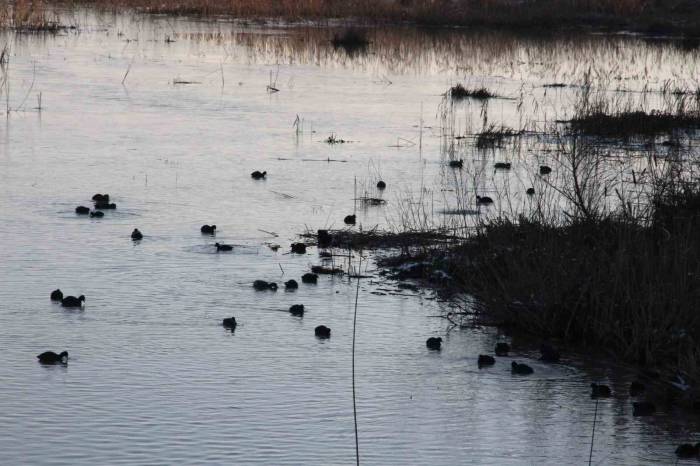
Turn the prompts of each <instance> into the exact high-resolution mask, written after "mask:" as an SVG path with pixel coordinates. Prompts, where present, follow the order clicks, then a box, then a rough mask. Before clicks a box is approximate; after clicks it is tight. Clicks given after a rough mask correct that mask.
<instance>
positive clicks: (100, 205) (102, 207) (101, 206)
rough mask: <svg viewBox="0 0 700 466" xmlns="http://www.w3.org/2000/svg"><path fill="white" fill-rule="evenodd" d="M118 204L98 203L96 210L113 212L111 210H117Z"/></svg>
mask: <svg viewBox="0 0 700 466" xmlns="http://www.w3.org/2000/svg"><path fill="white" fill-rule="evenodd" d="M116 208H117V204H115V203H111V204H110V203H108V202H98V203H96V204H95V209H97V210H111V209H116Z"/></svg>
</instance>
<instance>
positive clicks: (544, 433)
mask: <svg viewBox="0 0 700 466" xmlns="http://www.w3.org/2000/svg"><path fill="white" fill-rule="evenodd" d="M63 20H64V22H66V23H71V24H76V25H77V26H78V29H77V30H69V31H65V32H62V33H61V34H58V35H56V36H50V35H20V34H14V33H11V32H4V33H3V34H2V35H1V36H0V38H1V39H0V40H1V41H2V43H6V44H7V45H8V47H9V51H10V61H9V65H8V66H7V69H8V75H7V76H8V82H9V97H7V93H6V92H4V93H3V109H6V108H8V107H9V109H10V112H9V114H8V115H7V116H6V117H5V121H4V122H3V123H4V124H3V125H2V127H1V128H0V347H1V348H2V349H3V352H4V354H3V361H2V364H0V432H2V435H1V436H0V463H2V464H8V465H9V464H47V465H48V464H52V465H64V464H65V465H75V464H81V465H88V464H90V465H92V464H204V463H206V464H275V465H282V464H288V465H292V464H294V465H296V464H316V465H327V464H353V463H354V461H355V458H354V436H353V412H352V391H351V344H352V319H353V306H354V299H355V287H356V281H354V280H348V279H347V278H341V277H335V278H331V277H327V276H322V277H321V278H320V279H319V282H318V284H317V285H315V286H314V285H305V284H300V288H299V289H298V290H297V291H295V292H285V291H284V290H283V289H280V290H279V291H277V292H256V291H254V290H253V288H252V282H253V281H254V280H255V279H265V280H271V281H276V282H278V283H281V282H283V281H285V280H288V279H290V278H295V279H297V280H299V281H300V276H301V275H302V274H303V273H304V272H306V271H308V270H309V267H310V266H311V265H314V264H319V263H320V259H319V258H318V251H317V249H316V248H310V249H309V251H308V253H307V254H305V255H291V254H288V251H289V244H290V243H291V242H293V241H295V240H297V239H298V237H297V235H298V234H299V233H303V232H304V231H306V230H307V229H309V230H315V229H317V228H323V227H332V228H338V227H341V226H343V217H344V216H345V215H347V214H350V213H352V212H353V211H354V210H355V208H356V206H355V204H356V202H355V200H354V198H355V197H356V196H361V195H368V196H375V197H383V198H384V199H385V200H387V201H388V202H387V204H386V205H384V206H380V207H372V208H367V209H362V208H359V207H357V212H358V226H357V228H360V227H362V228H365V229H367V228H373V227H375V226H377V225H379V226H380V227H387V228H391V227H400V226H403V225H417V224H421V222H434V221H435V220H436V219H438V220H439V218H440V213H439V212H440V211H441V210H442V209H448V208H451V207H455V205H459V203H458V202H456V201H455V198H454V191H452V190H451V189H450V187H451V186H453V183H452V182H453V180H452V178H453V177H454V176H455V174H454V171H452V170H449V169H446V168H445V164H444V161H445V158H446V157H447V156H449V154H447V155H446V153H448V152H449V148H448V149H447V150H446V142H445V137H444V128H445V126H444V122H445V120H444V118H443V116H444V114H443V113H442V112H441V108H444V107H441V102H442V94H443V93H444V92H445V90H446V89H447V88H449V87H450V86H451V85H452V84H454V83H456V82H466V83H470V84H471V85H473V86H477V85H479V86H480V85H487V86H489V87H490V88H492V89H495V90H496V91H497V92H499V93H500V94H502V95H503V96H506V97H510V98H512V99H499V100H496V101H493V102H492V103H490V104H489V107H488V109H487V110H484V108H482V107H481V106H480V105H466V106H465V107H460V108H459V109H457V110H455V111H454V112H453V113H452V115H453V116H452V117H450V118H454V120H453V124H454V128H455V132H456V133H457V134H463V133H464V134H466V133H469V134H471V133H473V132H474V131H475V128H477V129H478V128H480V127H481V125H482V120H483V118H484V112H485V111H487V112H488V119H489V121H490V122H494V123H496V124H506V125H509V126H511V127H516V128H520V127H523V126H525V122H524V121H523V119H526V120H527V121H528V122H530V123H528V125H530V126H529V127H531V128H534V127H536V126H537V125H538V124H541V123H542V122H544V121H547V120H550V121H551V120H555V119H560V118H566V117H567V116H570V114H571V111H572V106H573V103H574V101H575V93H576V92H577V91H576V87H567V88H560V89H554V90H553V89H551V88H544V87H542V85H543V84H547V83H554V82H563V83H566V84H570V85H577V84H580V83H581V82H582V80H584V79H588V78H586V77H585V76H586V75H587V74H588V75H589V76H590V74H593V75H595V76H596V79H597V80H598V81H596V82H600V81H606V83H608V82H616V83H618V84H617V86H618V87H619V88H620V89H623V90H625V91H629V92H625V93H621V94H620V95H632V94H634V92H636V91H639V90H641V89H643V88H644V86H647V85H648V86H652V87H659V88H660V87H661V86H663V85H664V83H666V82H668V80H672V81H673V82H674V83H675V84H676V85H678V86H689V85H692V83H693V79H694V77H695V76H696V72H697V67H698V64H700V59H699V58H698V55H697V51H694V50H686V49H683V48H679V47H676V46H675V45H674V44H672V43H661V44H659V43H650V42H648V41H644V40H642V39H641V38H635V37H627V36H618V37H605V36H584V37H572V38H559V39H527V38H516V37H511V36H507V35H497V34H463V33H460V32H439V33H438V32H430V31H428V32H422V31H417V30H412V29H395V30H377V31H372V32H371V38H372V41H373V42H372V44H371V45H370V48H369V51H368V53H366V54H360V55H358V56H348V54H347V53H346V52H345V51H344V50H342V49H340V50H336V49H333V47H332V46H331V45H330V43H329V39H330V37H332V31H330V30H326V29H313V28H302V27H294V28H292V27H277V28H273V27H265V26H260V25H258V26H248V27H243V26H241V25H236V24H231V23H228V22H225V21H214V22H204V21H197V20H185V19H174V18H167V17H142V16H132V15H118V16H112V15H104V16H100V15H95V14H93V13H91V12H84V11H81V12H78V13H74V14H69V15H66V16H65V17H64V18H63ZM173 41H174V42H173ZM178 81H188V82H190V84H178V83H177V82H178ZM268 85H272V86H273V87H275V88H277V89H279V92H274V93H270V92H268V90H267V89H266V87H267V86H268ZM6 89H7V87H5V90H6ZM39 93H41V109H40V110H39V109H37V108H36V107H37V106H38V95H39ZM521 95H524V96H525V97H522V96H521ZM6 97H7V99H6ZM625 98H626V97H625ZM518 104H521V105H518ZM297 116H298V118H299V124H297V125H296V126H295V125H294V123H295V121H296V120H297ZM538 122H539V123H538ZM331 135H335V136H336V137H337V138H341V139H344V140H346V141H348V142H346V143H344V144H334V145H330V144H327V143H325V142H324V140H325V139H326V138H328V137H329V136H331ZM447 145H448V146H449V145H451V143H449V144H447ZM458 150H460V151H463V152H461V155H459V157H460V158H461V157H464V158H465V159H466V158H467V157H469V160H470V162H469V163H470V165H471V164H472V163H473V164H474V166H480V165H479V164H481V166H482V167H485V166H486V165H487V164H489V165H490V164H491V162H492V161H493V159H492V158H493V157H494V155H493V154H492V155H484V154H481V153H477V152H476V151H475V150H474V149H473V147H471V146H469V145H467V144H465V145H463V146H460V148H458ZM453 155H454V154H453ZM472 156H473V157H472ZM489 157H491V158H489ZM496 157H497V156H496ZM541 157H542V155H541V154H537V153H536V154H530V155H528V154H523V155H522V160H523V162H522V164H523V166H528V167H529V166H535V167H536V166H537V165H538V164H539V163H541V161H542V160H541ZM472 161H473V162H472ZM253 170H266V171H267V172H268V176H267V179H266V180H265V181H254V180H252V179H251V178H250V173H251V172H252V171H253ZM465 171H467V172H468V170H466V169H465ZM523 173H524V172H523V171H522V170H513V172H512V173H508V174H501V173H496V174H493V176H488V177H486V178H485V179H484V180H482V181H480V183H482V184H478V185H477V186H476V187H474V186H471V187H469V189H475V190H478V192H487V193H489V194H493V193H496V194H498V193H499V192H501V191H499V189H502V188H501V187H502V186H504V184H503V182H504V181H503V180H508V183H513V184H514V185H516V186H520V187H522V186H524V185H526V184H527V183H528V180H527V179H524V180H523V179H522V178H523ZM379 179H383V180H384V181H386V183H387V185H388V188H387V189H386V190H385V191H384V192H383V193H380V192H378V191H377V190H376V189H375V188H374V185H375V184H376V182H377V181H378V180H379ZM499 180H500V181H499ZM475 183H476V182H475ZM518 189H520V188H518ZM96 192H105V193H110V194H111V196H112V199H113V201H112V202H115V203H116V204H117V206H118V207H117V210H115V211H107V212H106V214H105V216H104V218H102V219H91V218H86V217H83V216H77V215H75V213H74V209H75V207H76V206H77V205H86V206H91V202H90V198H91V196H92V195H93V194H94V193H96ZM517 196H518V195H516V199H521V200H520V201H518V202H526V201H525V200H524V197H522V196H521V197H517ZM415 203H421V204H422V205H424V206H427V208H425V209H423V210H421V212H423V214H421V215H419V216H418V217H416V216H415V215H414V214H415V213H416V209H414V208H413V207H412V206H415V205H416V204H415ZM497 204H498V203H497ZM498 208H501V207H500V204H499V205H497V206H494V208H493V209H498ZM205 223H214V224H216V225H217V226H218V229H217V235H216V237H215V238H212V237H209V236H203V235H201V234H200V232H199V227H200V226H201V225H202V224H205ZM133 228H139V229H140V230H141V231H142V232H143V234H144V235H145V237H144V239H143V240H142V241H140V242H138V243H134V242H132V241H131V239H130V237H129V235H130V233H131V231H132V229H133ZM215 241H219V242H225V243H229V244H233V245H234V251H233V252H231V253H218V254H217V253H216V250H215V248H214V246H213V243H214V242H215ZM270 244H279V245H281V248H280V249H279V250H278V251H273V250H272V249H271V248H270V247H269V245H270ZM354 260H355V261H357V260H358V258H357V256H355V259H354ZM362 269H363V272H364V273H366V274H368V275H372V276H373V278H371V279H364V280H362V281H361V284H360V294H359V304H358V310H357V312H358V319H357V352H356V358H357V392H358V399H357V408H358V424H359V444H360V454H361V461H362V463H363V464H377V465H390V464H396V465H403V464H417V465H418V464H426V465H427V464H431V465H437V464H439V465H453V464H503V465H505V464H514V465H516V464H518V465H519V464H538V465H539V464H552V465H555V464H556V465H560V464H586V463H587V461H588V458H589V449H590V440H591V431H592V424H593V417H594V411H595V409H596V405H595V402H594V401H592V400H591V399H590V397H589V393H590V387H589V384H590V383H591V381H603V382H606V383H609V384H611V385H612V387H613V389H614V390H615V391H616V392H618V393H619V396H616V397H614V398H611V399H609V400H602V401H600V403H599V405H598V407H597V421H596V432H595V442H594V454H593V463H592V464H629V465H639V464H673V463H674V462H675V461H676V459H675V455H674V450H675V447H676V444H677V443H679V442H681V441H697V440H699V438H698V437H697V435H696V434H695V431H696V430H697V428H698V423H697V421H696V420H694V419H692V418H691V419H688V418H687V417H686V416H684V415H683V414H682V413H678V412H675V411H670V410H666V409H661V412H660V413H659V414H658V415H656V416H654V417H653V418H634V417H632V413H631V412H632V409H631V408H632V407H631V400H630V399H629V397H628V396H627V395H626V392H627V388H626V387H627V384H628V382H629V377H627V376H626V375H624V373H623V374H620V373H619V372H618V371H615V370H614V368H612V367H606V366H604V365H602V366H601V365H596V364H590V362H589V363H585V364H584V363H582V361H579V360H576V359H574V358H565V361H564V363H562V364H558V365H545V364H543V363H540V362H538V361H537V360H536V359H534V357H535V355H534V354H532V353H529V352H526V351H525V352H519V351H517V348H516V351H515V353H514V355H513V358H499V359H498V361H497V364H496V365H495V366H494V367H492V368H488V369H482V370H479V369H478V368H477V365H476V358H477V356H478V355H479V354H480V353H491V352H492V349H493V346H494V344H495V343H496V342H497V341H500V340H499V339H500V338H503V337H502V336H499V335H498V334H497V333H496V332H495V331H493V330H491V329H461V330H460V329H452V330H449V329H448V326H447V325H446V321H445V320H444V319H441V318H437V317H435V316H437V315H441V314H443V313H445V312H447V311H449V310H451V309H453V307H454V305H455V304H454V303H449V302H442V301H441V300H440V299H437V297H436V296H434V295H433V294H432V293H431V292H420V293H417V292H412V291H407V290H398V289H397V287H396V284H395V283H392V282H390V281H385V280H383V279H381V278H379V277H378V275H377V274H376V272H377V271H376V268H375V266H374V265H373V262H372V260H371V258H368V260H366V261H365V262H363V264H362ZM55 288H60V289H61V290H63V291H64V293H66V294H72V295H80V294H84V295H86V296H87V301H86V305H85V308H84V310H81V311H77V310H65V309H63V308H61V307H60V306H59V305H56V304H52V303H51V302H50V301H49V293H50V292H51V291H52V290H53V289H55ZM295 303H303V304H304V305H305V306H306V311H307V312H306V314H305V316H304V317H303V318H298V317H293V316H291V315H290V314H289V313H288V312H287V311H286V310H287V309H288V307H289V306H290V305H291V304H295ZM231 315H234V316H235V317H236V318H237V320H238V322H239V325H238V328H237V329H236V330H235V332H234V333H231V332H229V331H227V330H225V329H224V328H223V327H222V326H221V319H223V318H224V317H229V316H231ZM319 324H325V325H327V326H329V327H331V328H332V338H331V339H330V340H326V341H321V340H317V339H316V338H315V337H314V327H315V326H316V325H319ZM429 336H442V337H443V338H444V340H445V341H444V345H443V350H442V351H441V352H431V351H428V350H427V349H426V347H425V340H426V338H428V337H429ZM49 349H51V350H55V351H62V350H64V349H65V350H68V351H69V353H70V361H69V363H68V364H67V366H50V367H46V366H41V365H39V364H38V363H37V361H36V355H37V354H39V353H40V352H43V351H45V350H49ZM513 359H516V360H519V361H527V362H528V364H531V365H532V366H533V367H534V368H535V374H534V375H532V376H528V377H518V376H513V375H511V373H510V370H509V366H510V362H511V360H513ZM583 368H585V370H584V369H583Z"/></svg>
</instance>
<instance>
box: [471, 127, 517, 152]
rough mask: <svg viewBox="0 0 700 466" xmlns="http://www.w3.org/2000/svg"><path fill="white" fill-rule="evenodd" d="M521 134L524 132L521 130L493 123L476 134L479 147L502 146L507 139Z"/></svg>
mask: <svg viewBox="0 0 700 466" xmlns="http://www.w3.org/2000/svg"><path fill="white" fill-rule="evenodd" d="M520 134H522V133H521V132H520V131H515V130H513V129H511V128H506V127H505V126H501V127H500V128H499V127H496V126H494V125H491V126H489V127H488V128H486V129H485V130H484V131H482V132H481V133H479V134H478V135H477V136H476V147H478V148H479V149H486V148H489V147H497V146H500V145H501V144H502V143H503V141H504V140H505V139H507V138H511V137H515V136H519V135H520Z"/></svg>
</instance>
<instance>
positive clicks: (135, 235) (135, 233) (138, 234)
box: [131, 228, 143, 241]
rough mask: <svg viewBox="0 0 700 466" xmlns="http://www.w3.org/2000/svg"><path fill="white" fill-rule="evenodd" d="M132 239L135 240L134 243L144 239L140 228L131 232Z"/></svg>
mask: <svg viewBox="0 0 700 466" xmlns="http://www.w3.org/2000/svg"><path fill="white" fill-rule="evenodd" d="M131 239H133V240H134V241H138V240H141V239H143V234H142V233H141V232H140V231H139V229H138V228H134V231H132V232H131Z"/></svg>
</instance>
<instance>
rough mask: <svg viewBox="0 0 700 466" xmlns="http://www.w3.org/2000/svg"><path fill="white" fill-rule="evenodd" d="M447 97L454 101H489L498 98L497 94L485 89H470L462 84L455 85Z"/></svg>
mask: <svg viewBox="0 0 700 466" xmlns="http://www.w3.org/2000/svg"><path fill="white" fill-rule="evenodd" d="M447 95H448V96H449V98H450V99H452V100H463V99H476V100H487V99H492V98H494V97H497V96H496V94H494V93H492V92H491V91H489V90H488V89H486V88H485V87H480V88H474V89H469V88H466V87H464V86H463V85H462V84H455V85H454V86H452V87H451V88H450V89H449V90H448V91H447Z"/></svg>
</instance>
